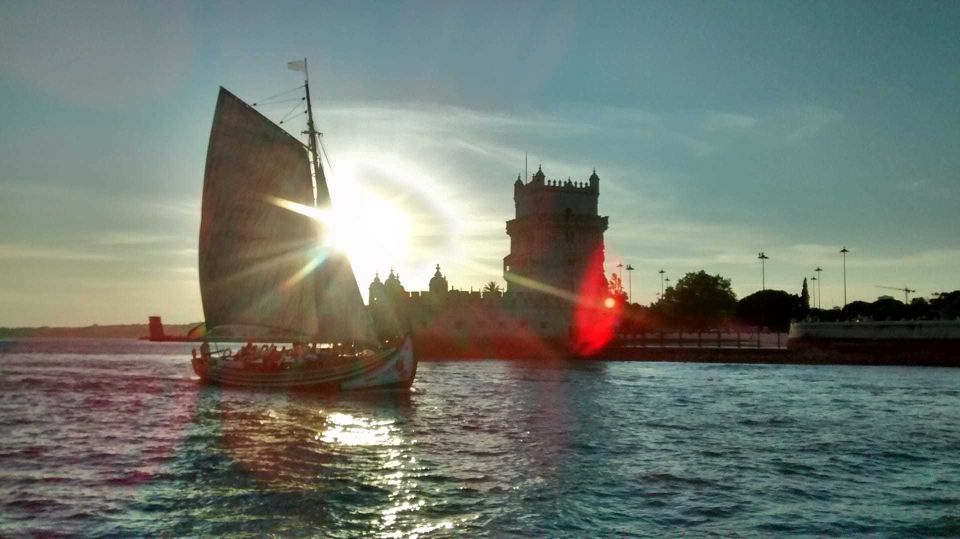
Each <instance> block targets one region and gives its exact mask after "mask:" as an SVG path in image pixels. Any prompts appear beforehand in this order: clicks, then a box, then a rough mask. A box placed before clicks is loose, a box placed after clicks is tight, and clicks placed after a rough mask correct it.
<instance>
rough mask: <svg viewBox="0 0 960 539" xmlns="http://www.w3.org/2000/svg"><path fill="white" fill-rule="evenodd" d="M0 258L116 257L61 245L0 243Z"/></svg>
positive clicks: (84, 259) (78, 259) (89, 258)
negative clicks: (44, 245) (66, 247)
mask: <svg viewBox="0 0 960 539" xmlns="http://www.w3.org/2000/svg"><path fill="white" fill-rule="evenodd" d="M0 260H63V261H67V260H74V261H109V260H117V257H116V256H113V255H108V254H104V253H96V252H89V251H76V250H72V249H65V248H62V247H52V246H51V247H43V246H36V245H22V244H15V243H0Z"/></svg>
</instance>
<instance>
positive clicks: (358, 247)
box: [271, 189, 410, 274]
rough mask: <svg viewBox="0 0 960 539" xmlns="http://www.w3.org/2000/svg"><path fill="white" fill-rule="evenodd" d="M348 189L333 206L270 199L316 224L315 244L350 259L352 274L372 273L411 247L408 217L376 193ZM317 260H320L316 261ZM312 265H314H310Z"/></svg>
mask: <svg viewBox="0 0 960 539" xmlns="http://www.w3.org/2000/svg"><path fill="white" fill-rule="evenodd" d="M354 193H358V191H357V190H352V189H351V190H347V191H344V192H342V193H340V195H339V197H338V199H337V202H336V203H335V204H334V205H333V207H327V208H315V207H312V206H307V205H304V204H300V203H297V202H292V201H289V200H284V199H280V198H273V199H272V200H271V202H272V203H274V204H276V205H277V206H280V207H282V208H285V209H287V210H290V211H293V212H296V213H299V214H300V215H303V216H305V217H308V218H310V219H312V220H314V221H315V222H316V223H317V246H318V247H320V248H321V249H322V250H324V251H327V250H331V249H332V250H336V251H340V252H342V253H344V254H345V255H346V256H347V258H348V259H349V260H350V264H351V266H352V267H353V269H354V273H355V274H357V273H360V274H364V273H373V272H375V271H377V269H376V268H378V267H379V266H380V265H382V264H383V263H385V261H386V263H389V261H391V260H402V259H403V257H404V255H405V253H407V252H408V250H409V247H410V219H409V217H408V215H407V213H406V212H405V211H403V209H402V208H401V207H400V205H399V204H397V203H393V202H391V201H390V200H387V199H385V198H383V197H381V196H378V195H377V194H376V193H373V192H369V191H366V190H365V191H364V192H362V193H358V194H354ZM318 262H319V261H318ZM312 267H315V266H311V268H312Z"/></svg>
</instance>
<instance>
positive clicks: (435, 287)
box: [430, 264, 450, 296]
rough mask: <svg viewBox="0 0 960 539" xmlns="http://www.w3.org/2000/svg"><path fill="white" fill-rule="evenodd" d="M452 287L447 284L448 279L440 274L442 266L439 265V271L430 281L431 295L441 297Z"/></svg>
mask: <svg viewBox="0 0 960 539" xmlns="http://www.w3.org/2000/svg"><path fill="white" fill-rule="evenodd" d="M449 289H450V287H449V285H448V284H447V278H446V277H444V276H443V274H441V273H440V264H437V271H436V272H435V273H434V274H433V277H432V278H431V279H430V295H431V296H434V295H436V296H441V295H444V294H446V293H447V290H449Z"/></svg>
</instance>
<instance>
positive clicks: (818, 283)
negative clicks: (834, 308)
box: [813, 266, 823, 309]
mask: <svg viewBox="0 0 960 539" xmlns="http://www.w3.org/2000/svg"><path fill="white" fill-rule="evenodd" d="M813 271H815V272H817V308H818V309H822V308H823V305H822V303H821V300H822V297H823V296H821V295H820V281H822V280H823V278H822V276H821V273H820V272H821V271H823V270H822V269H821V268H820V266H817V269H815V270H813Z"/></svg>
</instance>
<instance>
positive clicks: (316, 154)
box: [303, 58, 330, 206]
mask: <svg viewBox="0 0 960 539" xmlns="http://www.w3.org/2000/svg"><path fill="white" fill-rule="evenodd" d="M303 75H304V78H305V80H304V82H303V88H304V91H305V92H306V93H307V130H306V131H304V134H306V135H308V141H307V148H309V150H310V160H311V161H312V163H313V205H314V206H316V205H317V202H318V200H320V193H319V192H318V190H319V189H321V186H322V189H323V191H324V193H323V197H322V198H323V200H325V201H326V200H330V195H329V193H327V178H326V176H325V175H324V173H323V163H321V162H320V151H319V150H320V140H319V138H318V137H319V136H320V133H319V132H317V129H316V127H315V124H314V123H313V105H312V103H311V102H310V72H309V71H308V69H307V59H306V58H304V59H303Z"/></svg>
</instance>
